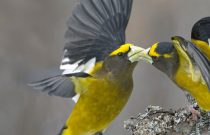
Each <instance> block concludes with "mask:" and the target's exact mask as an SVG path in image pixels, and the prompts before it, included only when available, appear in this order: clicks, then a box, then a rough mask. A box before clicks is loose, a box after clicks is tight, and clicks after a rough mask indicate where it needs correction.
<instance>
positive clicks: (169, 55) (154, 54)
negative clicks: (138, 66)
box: [149, 42, 172, 58]
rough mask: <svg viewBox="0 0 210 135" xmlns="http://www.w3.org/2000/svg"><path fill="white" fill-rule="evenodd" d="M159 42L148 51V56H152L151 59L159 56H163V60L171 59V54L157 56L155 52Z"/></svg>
mask: <svg viewBox="0 0 210 135" xmlns="http://www.w3.org/2000/svg"><path fill="white" fill-rule="evenodd" d="M158 44H159V42H157V43H155V44H154V45H152V47H151V48H150V51H149V56H152V57H160V56H163V57H164V58H171V57H172V56H171V54H163V55H161V54H159V53H157V52H156V51H155V50H156V48H157V46H158Z"/></svg>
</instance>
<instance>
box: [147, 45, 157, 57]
mask: <svg viewBox="0 0 210 135" xmlns="http://www.w3.org/2000/svg"><path fill="white" fill-rule="evenodd" d="M158 43H159V42H157V43H155V44H154V45H152V47H151V48H150V51H149V56H153V57H159V56H160V54H159V53H157V52H156V51H155V50H156V48H157V46H158Z"/></svg>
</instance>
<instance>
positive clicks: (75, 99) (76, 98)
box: [72, 94, 80, 103]
mask: <svg viewBox="0 0 210 135" xmlns="http://www.w3.org/2000/svg"><path fill="white" fill-rule="evenodd" d="M79 97H80V94H77V95H75V96H74V97H73V98H72V100H73V101H74V102H75V103H77V101H78V100H79Z"/></svg>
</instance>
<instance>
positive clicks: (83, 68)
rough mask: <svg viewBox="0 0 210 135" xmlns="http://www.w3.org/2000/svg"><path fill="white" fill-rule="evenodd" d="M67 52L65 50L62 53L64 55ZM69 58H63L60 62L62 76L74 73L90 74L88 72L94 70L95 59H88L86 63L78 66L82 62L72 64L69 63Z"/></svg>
mask: <svg viewBox="0 0 210 135" xmlns="http://www.w3.org/2000/svg"><path fill="white" fill-rule="evenodd" d="M66 52H67V50H65V51H64V54H65V53H66ZM70 61H71V60H70V58H68V57H65V56H64V58H63V59H62V61H61V65H60V69H61V70H63V73H62V74H63V75H67V74H74V73H79V72H84V73H87V74H88V73H90V71H91V70H92V69H93V68H94V66H95V63H96V58H95V57H94V58H92V59H90V60H89V61H88V62H86V63H85V64H82V65H79V63H80V62H82V60H79V61H77V62H75V63H73V64H69V63H70Z"/></svg>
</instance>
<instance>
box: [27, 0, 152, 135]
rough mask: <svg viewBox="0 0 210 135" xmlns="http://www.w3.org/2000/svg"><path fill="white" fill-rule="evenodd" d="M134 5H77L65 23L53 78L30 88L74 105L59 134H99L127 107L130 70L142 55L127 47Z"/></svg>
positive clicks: (88, 0)
mask: <svg viewBox="0 0 210 135" xmlns="http://www.w3.org/2000/svg"><path fill="white" fill-rule="evenodd" d="M132 3H133V0H81V1H80V2H79V4H78V5H77V6H76V7H75V9H74V10H73V13H72V16H71V17H70V19H69V21H68V23H67V24H68V30H67V31H66V34H65V37H66V44H65V47H64V54H63V59H62V62H61V65H60V70H62V71H63V72H62V74H56V75H55V76H53V77H48V78H46V79H43V80H41V81H37V82H34V83H31V84H30V86H32V87H33V88H34V89H38V90H41V91H44V92H47V93H48V94H49V95H54V96H60V97H65V98H72V99H73V100H74V101H75V102H76V105H75V106H74V108H73V110H72V112H71V114H70V116H69V118H68V120H67V121H66V123H65V125H64V127H63V129H62V130H61V132H60V133H59V135H100V134H102V132H103V131H104V130H105V129H106V128H107V127H108V125H109V124H110V123H111V122H112V121H113V120H114V119H115V118H116V116H117V115H118V114H119V113H120V112H121V110H122V109H123V107H124V106H125V104H126V103H127V101H128V99H129V97H130V94H131V92H132V89H133V79H132V73H133V70H134V68H135V66H136V64H137V62H138V61H139V59H147V60H148V61H149V60H151V59H150V57H148V56H147V54H146V51H145V50H144V49H143V48H141V47H137V46H134V45H132V44H130V43H126V42H125V30H126V26H127V24H128V21H129V17H130V13H131V9H132Z"/></svg>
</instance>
